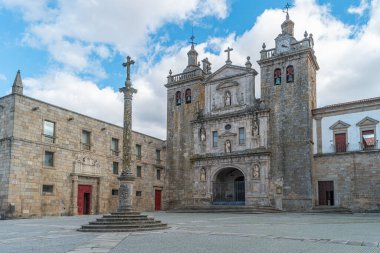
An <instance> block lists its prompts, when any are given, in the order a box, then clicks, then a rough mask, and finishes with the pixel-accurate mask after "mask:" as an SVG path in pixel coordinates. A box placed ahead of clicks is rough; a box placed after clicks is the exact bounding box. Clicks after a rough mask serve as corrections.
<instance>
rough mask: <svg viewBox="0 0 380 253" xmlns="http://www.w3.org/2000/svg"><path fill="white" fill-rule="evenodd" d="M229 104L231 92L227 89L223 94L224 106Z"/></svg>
mask: <svg viewBox="0 0 380 253" xmlns="http://www.w3.org/2000/svg"><path fill="white" fill-rule="evenodd" d="M230 105H231V93H230V92H229V91H227V92H226V94H225V95H224V106H230Z"/></svg>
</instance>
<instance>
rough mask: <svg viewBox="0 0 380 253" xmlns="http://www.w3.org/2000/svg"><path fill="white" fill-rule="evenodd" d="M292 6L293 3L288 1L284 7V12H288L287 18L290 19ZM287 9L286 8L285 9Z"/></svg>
mask: <svg viewBox="0 0 380 253" xmlns="http://www.w3.org/2000/svg"><path fill="white" fill-rule="evenodd" d="M290 7H293V5H291V4H289V3H286V5H285V7H284V10H283V12H285V13H286V19H289V8H290ZM285 9H286V10H285Z"/></svg>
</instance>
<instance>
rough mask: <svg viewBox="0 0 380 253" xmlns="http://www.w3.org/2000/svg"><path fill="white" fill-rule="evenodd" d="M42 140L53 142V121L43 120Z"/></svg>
mask: <svg viewBox="0 0 380 253" xmlns="http://www.w3.org/2000/svg"><path fill="white" fill-rule="evenodd" d="M43 135H44V141H45V142H49V143H54V139H55V123H54V122H51V121H47V120H45V121H44V132H43Z"/></svg>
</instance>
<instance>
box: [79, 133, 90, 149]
mask: <svg viewBox="0 0 380 253" xmlns="http://www.w3.org/2000/svg"><path fill="white" fill-rule="evenodd" d="M81 144H82V149H83V150H90V149H91V132H89V131H86V130H82V138H81Z"/></svg>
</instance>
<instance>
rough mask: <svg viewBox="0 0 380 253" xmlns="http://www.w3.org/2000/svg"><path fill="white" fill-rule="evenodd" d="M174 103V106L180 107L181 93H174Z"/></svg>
mask: <svg viewBox="0 0 380 253" xmlns="http://www.w3.org/2000/svg"><path fill="white" fill-rule="evenodd" d="M175 103H176V105H181V104H182V99H181V92H180V91H177V92H176V93H175Z"/></svg>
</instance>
